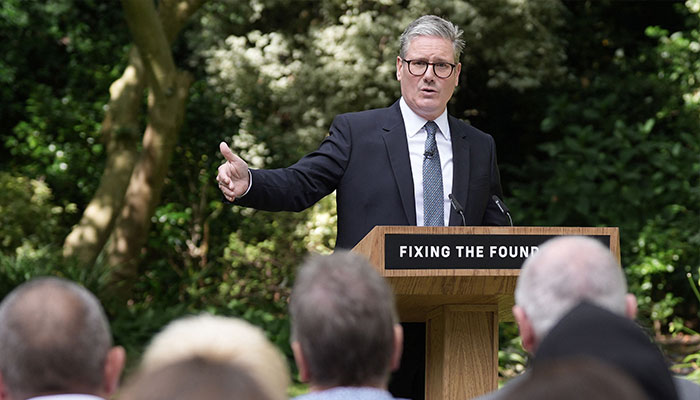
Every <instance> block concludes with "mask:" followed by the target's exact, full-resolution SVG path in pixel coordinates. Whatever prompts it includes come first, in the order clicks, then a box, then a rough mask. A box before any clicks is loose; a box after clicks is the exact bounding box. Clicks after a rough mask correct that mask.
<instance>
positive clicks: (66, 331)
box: [0, 278, 112, 398]
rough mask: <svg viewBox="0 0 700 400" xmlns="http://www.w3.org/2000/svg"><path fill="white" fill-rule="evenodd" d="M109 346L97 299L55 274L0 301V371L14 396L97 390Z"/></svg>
mask: <svg viewBox="0 0 700 400" xmlns="http://www.w3.org/2000/svg"><path fill="white" fill-rule="evenodd" d="M111 346H112V337H111V334H110V330H109V323H108V322H107V317H106V316H105V313H104V310H103V309H102V306H101V305H100V302H99V301H98V300H97V298H96V297H95V296H94V295H93V294H92V293H90V292H89V291H88V290H87V289H85V288H83V287H81V286H79V285H77V284H75V283H73V282H70V281H68V280H65V279H60V278H37V279H34V280H32V281H29V282H26V283H24V284H22V285H20V286H18V287H17V288H15V290H13V291H12V292H10V294H8V295H7V297H5V299H4V300H3V301H2V303H1V304H0V373H2V378H3V380H4V383H5V386H6V387H7V389H8V391H9V392H10V393H11V395H12V397H15V398H26V397H31V396H32V395H36V394H40V393H70V392H76V391H79V392H87V393H96V392H99V390H100V389H101V386H102V384H103V374H104V365H105V361H106V358H107V353H108V352H109V350H110V348H111Z"/></svg>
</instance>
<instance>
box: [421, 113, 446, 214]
mask: <svg viewBox="0 0 700 400" xmlns="http://www.w3.org/2000/svg"><path fill="white" fill-rule="evenodd" d="M425 131H426V132H427V133H428V137H427V138H426V139H425V153H424V158H423V224H424V225H425V226H443V225H445V219H444V208H443V194H442V168H441V167H440V153H438V148H437V142H436V141H435V133H436V132H437V131H438V126H437V124H435V122H433V121H428V122H426V123H425Z"/></svg>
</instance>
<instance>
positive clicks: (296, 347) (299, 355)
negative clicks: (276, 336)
mask: <svg viewBox="0 0 700 400" xmlns="http://www.w3.org/2000/svg"><path fill="white" fill-rule="evenodd" d="M292 353H294V361H295V362H296V363H297V368H298V369H299V379H300V380H301V381H302V382H310V381H311V374H310V372H309V366H308V364H307V363H306V358H304V353H303V352H302V351H301V343H299V342H298V341H296V340H295V341H293V342H292Z"/></svg>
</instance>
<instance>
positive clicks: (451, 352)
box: [353, 226, 620, 400]
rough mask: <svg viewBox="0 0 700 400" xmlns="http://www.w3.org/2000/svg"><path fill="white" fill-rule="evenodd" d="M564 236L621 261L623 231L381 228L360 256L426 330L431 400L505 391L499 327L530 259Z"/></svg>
mask: <svg viewBox="0 0 700 400" xmlns="http://www.w3.org/2000/svg"><path fill="white" fill-rule="evenodd" d="M561 235H581V236H593V237H595V238H597V239H599V240H601V241H603V242H604V244H607V245H608V247H609V248H610V250H611V251H612V252H613V254H614V255H615V256H616V257H617V259H618V261H619V259H620V245H619V241H620V239H619V230H618V228H571V227H416V226H377V227H375V228H374V229H373V230H372V231H371V232H370V233H368V234H367V236H365V237H364V238H363V239H362V240H361V241H360V242H359V243H358V244H357V246H355V248H354V249H353V251H355V252H357V253H360V254H363V255H365V256H366V257H367V258H369V260H370V262H371V263H372V265H374V266H375V268H377V270H378V271H379V272H380V273H381V275H382V276H384V277H385V278H386V279H387V280H388V281H389V283H390V285H391V286H392V288H393V290H394V295H395V296H396V305H397V308H398V312H399V318H400V319H401V322H425V323H426V376H425V388H426V389H425V390H426V393H425V398H426V400H457V399H460V400H465V399H470V398H472V397H476V396H479V395H482V394H484V393H488V392H490V391H493V390H496V389H497V387H498V381H497V379H498V322H499V321H512V320H513V317H512V313H511V308H512V306H513V303H514V299H513V293H514V291H515V283H516V280H517V277H518V274H519V268H520V266H521V265H522V262H523V261H524V259H525V258H526V257H527V256H528V255H529V254H531V253H532V252H534V251H537V245H539V244H541V243H543V242H544V241H546V240H548V239H550V238H552V237H555V236H561Z"/></svg>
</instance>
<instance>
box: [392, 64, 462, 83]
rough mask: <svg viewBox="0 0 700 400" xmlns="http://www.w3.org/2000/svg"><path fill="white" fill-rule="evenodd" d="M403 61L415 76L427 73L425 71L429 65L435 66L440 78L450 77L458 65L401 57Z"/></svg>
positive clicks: (434, 69) (434, 70)
mask: <svg viewBox="0 0 700 400" xmlns="http://www.w3.org/2000/svg"><path fill="white" fill-rule="evenodd" d="M401 61H403V62H405V63H406V64H408V72H410V73H411V75H414V76H421V75H423V74H425V71H427V70H428V65H432V66H433V73H434V74H435V76H437V77H438V78H442V79H445V78H449V77H450V75H452V71H454V69H455V67H456V65H455V64H450V63H447V62H437V63H431V62H427V61H424V60H406V59H401Z"/></svg>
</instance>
